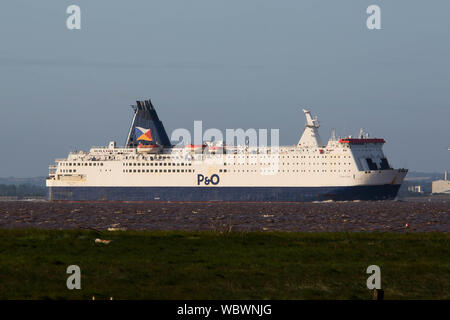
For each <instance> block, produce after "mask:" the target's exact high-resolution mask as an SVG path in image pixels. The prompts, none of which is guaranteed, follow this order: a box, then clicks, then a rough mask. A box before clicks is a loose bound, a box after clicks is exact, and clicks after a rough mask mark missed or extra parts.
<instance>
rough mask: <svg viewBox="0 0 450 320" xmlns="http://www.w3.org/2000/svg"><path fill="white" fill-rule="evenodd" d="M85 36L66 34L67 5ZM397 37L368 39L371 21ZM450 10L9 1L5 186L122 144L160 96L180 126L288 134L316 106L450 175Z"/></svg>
mask: <svg viewBox="0 0 450 320" xmlns="http://www.w3.org/2000/svg"><path fill="white" fill-rule="evenodd" d="M70 4H77V5H79V6H80V7H81V10H82V29H81V30H79V31H74V30H67V29H66V18H67V14H66V8H67V6H68V5H70ZM370 4H377V5H379V6H380V7H381V10H382V16H381V18H382V28H383V29H382V30H376V31H370V30H368V29H367V28H366V22H365V21H366V17H367V15H366V12H365V11H366V8H367V6H368V5H370ZM449 12H450V2H449V1H444V0H442V1H437V0H435V1H411V0H396V1H380V0H370V1H366V0H361V1H357V0H340V1H336V0H327V1H325V0H320V1H318V0H302V1H299V0H295V1H286V0H277V1H275V0H270V1H268V0H176V1H175V0H152V1H144V0H143V1H106V0H96V1H87V0H82V1H81V0H80V1H75V0H73V1H62V0H45V1H31V0H30V1H19V0H7V1H2V3H1V4H0V88H1V89H0V150H2V152H1V158H0V176H18V177H27V176H36V175H46V174H47V171H48V170H47V169H48V165H49V164H51V163H52V162H53V160H54V158H57V157H64V156H66V155H67V153H68V151H69V150H70V149H84V150H86V149H89V147H90V146H92V145H97V146H98V145H106V144H107V143H108V141H110V140H116V141H118V143H120V144H122V143H123V142H124V140H125V138H126V134H127V130H128V126H129V123H130V120H131V110H130V108H129V107H128V106H129V105H130V104H132V103H134V101H135V100H136V99H139V98H151V99H152V101H153V103H154V105H155V106H156V108H157V110H158V113H159V116H160V118H161V120H163V122H164V124H165V126H166V129H167V131H168V133H169V135H170V133H171V131H172V130H173V129H175V128H180V127H185V128H188V129H191V128H192V126H193V121H194V120H203V123H204V128H211V127H216V128H221V129H224V128H279V129H280V139H281V143H282V144H295V143H296V142H297V141H298V139H299V137H300V134H301V132H302V130H303V126H304V117H303V114H302V113H301V111H300V108H301V107H305V106H307V107H308V108H310V109H311V110H312V112H313V113H314V114H316V115H318V116H319V119H320V120H321V124H322V127H321V134H322V139H323V140H324V141H327V140H328V138H329V136H330V130H331V128H333V127H334V128H336V131H337V134H338V135H348V134H353V135H356V134H357V133H358V132H359V128H361V127H363V128H365V129H366V130H367V131H368V132H369V133H371V135H372V136H379V137H384V138H385V139H386V140H387V144H386V146H385V152H386V154H387V155H388V158H389V159H390V160H391V163H392V164H393V165H395V166H396V167H407V168H410V169H411V170H415V171H443V170H444V169H445V168H448V169H450V152H449V151H447V148H448V147H450V126H449V119H450V62H449V58H450V41H449V40H450V39H449V38H450V37H449V35H450V18H449Z"/></svg>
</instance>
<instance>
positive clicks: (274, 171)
mask: <svg viewBox="0 0 450 320" xmlns="http://www.w3.org/2000/svg"><path fill="white" fill-rule="evenodd" d="M261 171H263V172H328V171H327V170H261ZM219 172H220V171H219ZM233 172H238V173H239V172H259V171H257V170H233ZM330 172H341V170H330ZM342 172H351V170H342Z"/></svg>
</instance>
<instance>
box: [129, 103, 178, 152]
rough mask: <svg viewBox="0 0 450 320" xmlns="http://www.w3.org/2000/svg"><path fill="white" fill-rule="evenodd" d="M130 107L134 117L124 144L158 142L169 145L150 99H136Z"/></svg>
mask: <svg viewBox="0 0 450 320" xmlns="http://www.w3.org/2000/svg"><path fill="white" fill-rule="evenodd" d="M132 107H133V110H134V117H133V122H132V123H131V127H130V131H129V133H128V138H127V141H126V143H125V146H126V147H136V146H138V145H139V144H158V145H161V146H163V147H170V146H171V144H170V140H169V137H168V136H167V133H166V130H165V129H164V125H163V123H162V122H161V120H159V118H158V114H157V113H156V110H155V107H154V106H153V104H152V102H151V101H150V100H144V101H136V105H135V106H132Z"/></svg>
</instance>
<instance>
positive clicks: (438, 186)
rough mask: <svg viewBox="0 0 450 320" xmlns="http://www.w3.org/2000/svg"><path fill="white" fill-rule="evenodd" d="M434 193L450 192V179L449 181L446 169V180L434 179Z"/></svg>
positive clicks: (432, 187) (432, 186)
mask: <svg viewBox="0 0 450 320" xmlns="http://www.w3.org/2000/svg"><path fill="white" fill-rule="evenodd" d="M431 190H432V191H431V192H432V193H448V194H450V181H448V173H447V170H445V174H444V180H437V181H433V183H432V185H431Z"/></svg>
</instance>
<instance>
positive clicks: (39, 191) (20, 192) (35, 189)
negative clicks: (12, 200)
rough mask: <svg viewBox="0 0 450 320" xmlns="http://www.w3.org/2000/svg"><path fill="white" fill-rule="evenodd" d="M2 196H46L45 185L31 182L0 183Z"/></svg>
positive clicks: (0, 194)
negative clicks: (36, 184) (16, 183)
mask: <svg viewBox="0 0 450 320" xmlns="http://www.w3.org/2000/svg"><path fill="white" fill-rule="evenodd" d="M0 196H3V197H4V196H7V197H14V196H16V197H19V198H21V197H37V196H45V187H39V186H34V185H31V184H19V185H14V184H0Z"/></svg>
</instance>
